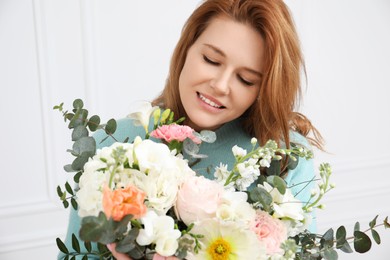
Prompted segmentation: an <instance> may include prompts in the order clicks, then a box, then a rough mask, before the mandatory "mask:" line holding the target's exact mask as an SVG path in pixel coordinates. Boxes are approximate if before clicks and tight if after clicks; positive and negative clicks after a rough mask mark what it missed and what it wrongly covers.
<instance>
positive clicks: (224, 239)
mask: <svg viewBox="0 0 390 260" xmlns="http://www.w3.org/2000/svg"><path fill="white" fill-rule="evenodd" d="M191 233H193V234H201V235H203V236H204V237H202V238H199V242H200V244H201V248H200V251H199V252H198V253H195V252H191V251H190V252H188V255H187V257H186V259H189V260H193V259H201V260H203V259H266V255H265V247H264V245H262V244H261V243H260V241H259V240H258V239H257V236H256V235H255V233H254V232H252V231H250V230H248V229H244V228H242V226H241V225H238V224H237V223H235V222H232V221H230V222H223V221H219V220H216V219H205V220H203V221H201V222H199V223H196V224H195V226H194V228H193V229H192V231H191Z"/></svg>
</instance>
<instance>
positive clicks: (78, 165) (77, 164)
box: [72, 156, 89, 171]
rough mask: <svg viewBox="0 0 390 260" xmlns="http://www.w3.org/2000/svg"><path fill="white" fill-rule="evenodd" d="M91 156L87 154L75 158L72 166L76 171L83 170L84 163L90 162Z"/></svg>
mask: <svg viewBox="0 0 390 260" xmlns="http://www.w3.org/2000/svg"><path fill="white" fill-rule="evenodd" d="M88 159H89V157H87V156H80V157H77V158H76V159H74V160H73V162H72V168H73V169H75V170H76V171H79V170H82V169H83V168H84V165H85V164H86V163H87V162H88Z"/></svg>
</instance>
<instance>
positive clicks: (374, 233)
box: [371, 229, 381, 245]
mask: <svg viewBox="0 0 390 260" xmlns="http://www.w3.org/2000/svg"><path fill="white" fill-rule="evenodd" d="M371 235H372V238H374V240H375V243H377V244H378V245H380V244H381V237H380V235H379V233H378V232H377V231H376V230H375V229H371Z"/></svg>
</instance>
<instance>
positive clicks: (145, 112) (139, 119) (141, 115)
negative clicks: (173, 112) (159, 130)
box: [127, 102, 158, 133]
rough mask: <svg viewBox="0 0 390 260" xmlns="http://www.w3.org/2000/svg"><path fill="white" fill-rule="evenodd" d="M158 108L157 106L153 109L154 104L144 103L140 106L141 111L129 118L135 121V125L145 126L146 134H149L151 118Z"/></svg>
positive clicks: (130, 115)
mask: <svg viewBox="0 0 390 260" xmlns="http://www.w3.org/2000/svg"><path fill="white" fill-rule="evenodd" d="M157 108H158V107H157V106H154V107H152V104H151V103H150V102H142V103H141V104H140V106H139V111H137V112H133V113H131V114H129V115H128V116H127V117H128V118H131V119H133V120H134V125H137V126H139V125H141V126H143V128H144V129H145V131H146V133H148V126H149V120H150V116H151V114H152V113H153V111H154V110H156V109H157Z"/></svg>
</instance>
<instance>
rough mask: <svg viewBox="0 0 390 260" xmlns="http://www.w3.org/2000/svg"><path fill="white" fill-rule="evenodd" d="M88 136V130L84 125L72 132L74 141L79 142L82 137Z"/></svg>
mask: <svg viewBox="0 0 390 260" xmlns="http://www.w3.org/2000/svg"><path fill="white" fill-rule="evenodd" d="M86 136H88V130H87V128H86V127H85V126H83V125H78V126H76V127H75V128H74V129H73V132H72V141H77V140H79V139H80V138H82V137H86Z"/></svg>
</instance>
